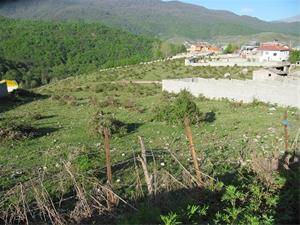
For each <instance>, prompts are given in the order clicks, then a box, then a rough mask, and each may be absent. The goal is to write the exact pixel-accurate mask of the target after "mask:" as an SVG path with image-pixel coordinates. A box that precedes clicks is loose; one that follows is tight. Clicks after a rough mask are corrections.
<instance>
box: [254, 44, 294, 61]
mask: <svg viewBox="0 0 300 225" xmlns="http://www.w3.org/2000/svg"><path fill="white" fill-rule="evenodd" d="M258 50H259V51H260V57H259V61H260V62H285V61H288V59H289V55H290V48H289V47H288V46H286V45H283V44H280V43H278V42H269V43H264V44H261V45H260V47H259V49H258Z"/></svg>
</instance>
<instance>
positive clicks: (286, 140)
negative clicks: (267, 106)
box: [284, 111, 289, 152]
mask: <svg viewBox="0 0 300 225" xmlns="http://www.w3.org/2000/svg"><path fill="white" fill-rule="evenodd" d="M287 119H288V113H287V111H285V113H284V147H285V151H286V152H288V150H289V133H288V120H287Z"/></svg>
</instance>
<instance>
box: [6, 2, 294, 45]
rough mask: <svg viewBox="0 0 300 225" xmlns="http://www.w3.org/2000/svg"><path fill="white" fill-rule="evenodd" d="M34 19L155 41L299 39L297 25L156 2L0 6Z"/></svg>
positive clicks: (14, 4)
mask: <svg viewBox="0 0 300 225" xmlns="http://www.w3.org/2000/svg"><path fill="white" fill-rule="evenodd" d="M1 14H2V15H5V16H9V17H13V18H30V19H38V20H41V19H42V20H85V21H90V22H101V23H103V24H107V25H110V26H114V27H118V28H122V29H125V30H128V31H130V32H132V33H136V34H147V35H154V36H158V37H160V38H165V39H169V38H174V37H181V38H191V39H207V40H209V39H210V38H212V37H214V36H219V35H222V36H227V35H250V34H258V33H262V32H275V33H284V34H290V35H294V36H299V35H300V23H283V22H266V21H262V20H259V19H258V18H255V17H250V16H239V15H236V14H234V13H232V12H229V11H223V10H210V9H207V8H204V7H201V6H197V5H192V4H185V3H182V2H179V1H161V0H121V1H120V0H14V1H4V2H2V4H1V3H0V15H1Z"/></svg>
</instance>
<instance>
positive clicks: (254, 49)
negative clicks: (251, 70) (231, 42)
mask: <svg viewBox="0 0 300 225" xmlns="http://www.w3.org/2000/svg"><path fill="white" fill-rule="evenodd" d="M257 53H258V46H256V45H243V46H242V47H241V50H240V56H241V57H242V58H243V59H249V58H250V59H252V58H253V56H256V55H257Z"/></svg>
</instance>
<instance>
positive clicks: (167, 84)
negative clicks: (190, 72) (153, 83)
mask: <svg viewBox="0 0 300 225" xmlns="http://www.w3.org/2000/svg"><path fill="white" fill-rule="evenodd" d="M162 88H163V90H164V91H167V92H172V93H179V92H180V91H182V90H185V89H186V90H187V91H189V92H190V93H191V94H192V95H194V96H199V95H204V96H205V97H207V98H211V99H220V98H227V99H229V100H233V101H242V102H245V103H249V102H252V101H253V100H255V99H256V100H259V101H262V102H266V103H272V104H278V105H280V106H292V107H298V108H300V79H297V80H287V81H283V82H282V81H254V80H246V81H243V80H225V79H220V80H216V79H203V78H187V79H181V80H180V79H179V80H163V81H162Z"/></svg>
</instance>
